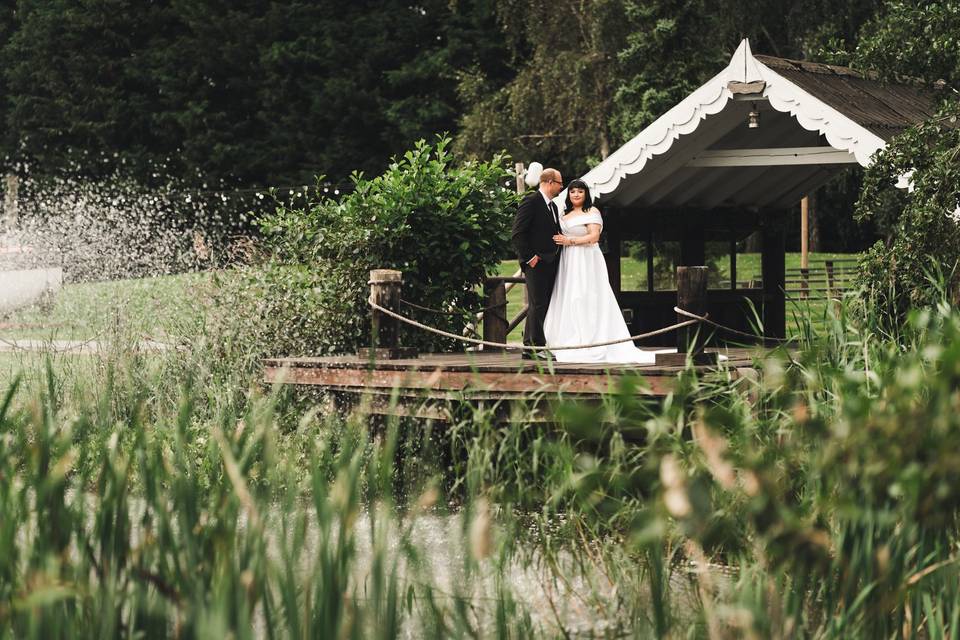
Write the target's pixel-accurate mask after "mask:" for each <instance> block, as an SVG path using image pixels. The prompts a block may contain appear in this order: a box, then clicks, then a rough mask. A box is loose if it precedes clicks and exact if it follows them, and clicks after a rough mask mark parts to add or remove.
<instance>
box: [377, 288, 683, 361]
mask: <svg viewBox="0 0 960 640" xmlns="http://www.w3.org/2000/svg"><path fill="white" fill-rule="evenodd" d="M367 302H368V303H369V304H370V306H371V307H372V308H374V309H376V310H377V311H379V312H380V313H382V314H384V315H387V316H390V317H391V318H394V319H396V320H399V321H400V322H405V323H406V324H409V325H410V326H412V327H416V328H418V329H423V330H424V331H429V332H430V333H435V334H437V335H439V336H443V337H445V338H452V339H454V340H460V341H462V342H468V343H470V344H477V345H483V346H485V347H496V348H500V349H524V350H528V351H568V350H571V349H589V348H592V347H608V346H610V345H613V344H620V343H622V342H633V341H634V340H642V339H644V338H652V337H653V336H658V335H661V334H664V333H669V332H670V331H673V330H675V329H680V328H682V327H689V326H690V325H692V324H697V323H698V322H700V320H686V321H684V322H678V323H676V324H672V325H670V326H669V327H664V328H662V329H657V330H656V331H650V332H648V333H639V334H637V335H635V336H630V337H629V338H622V339H620V340H608V341H606V342H596V343H594V344H577V345H564V346H562V347H539V346H532V345H526V344H523V345H520V344H507V343H505V342H490V341H488V340H476V339H474V338H467V337H465V336H458V335H457V334H455V333H450V332H449V331H443V330H442V329H437V328H435V327H431V326H428V325H425V324H421V323H419V322H417V321H416V320H411V319H410V318H407V317H406V316H402V315H400V314H399V313H396V312H395V311H391V310H390V309H386V308H384V307H381V306H380V305H379V304H377V303H376V302H374V301H373V300H368V301H367Z"/></svg>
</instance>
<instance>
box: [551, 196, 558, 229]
mask: <svg viewBox="0 0 960 640" xmlns="http://www.w3.org/2000/svg"><path fill="white" fill-rule="evenodd" d="M550 213H552V214H553V224H555V225H557V226H559V225H560V216H559V214H558V213H557V203H556V202H551V203H550Z"/></svg>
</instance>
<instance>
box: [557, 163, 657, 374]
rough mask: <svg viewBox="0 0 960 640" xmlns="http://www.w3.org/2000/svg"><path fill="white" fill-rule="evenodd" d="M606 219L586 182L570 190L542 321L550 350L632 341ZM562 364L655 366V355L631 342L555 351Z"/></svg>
mask: <svg viewBox="0 0 960 640" xmlns="http://www.w3.org/2000/svg"><path fill="white" fill-rule="evenodd" d="M602 228H603V219H602V218H601V217H600V212H599V211H598V210H597V208H596V207H594V206H592V200H591V198H590V190H589V189H588V188H587V185H586V183H585V182H583V181H582V180H574V181H572V182H571V183H570V184H569V185H568V186H567V200H566V204H565V207H564V215H563V216H562V217H561V218H560V230H561V231H562V233H560V234H557V235H555V236H554V237H553V240H554V242H556V243H557V244H559V245H563V248H564V249H563V251H562V252H561V253H560V265H559V268H558V271H557V280H556V283H555V284H554V286H553V294H552V295H551V297H550V306H549V307H548V308H547V316H546V318H545V319H544V322H543V333H544V336H545V337H546V342H547V347H548V348H549V347H550V346H564V345H577V344H593V343H597V342H607V341H610V340H619V339H622V338H628V337H629V336H630V332H629V331H628V330H627V324H626V323H625V322H624V321H623V314H622V313H621V311H620V305H619V304H617V299H616V296H614V295H613V290H612V289H611V288H610V279H609V276H608V275H607V265H606V263H605V262H604V259H603V254H602V253H601V252H600V247H599V246H598V245H597V242H598V241H599V240H600V231H601V229H602ZM552 353H553V357H554V359H555V360H556V361H557V362H610V363H642V364H649V363H652V362H654V360H655V356H654V353H653V351H643V350H642V349H638V348H637V347H635V346H634V344H633V342H630V341H626V342H621V343H619V344H613V345H609V346H606V347H589V348H585V349H561V350H559V351H553V352H552Z"/></svg>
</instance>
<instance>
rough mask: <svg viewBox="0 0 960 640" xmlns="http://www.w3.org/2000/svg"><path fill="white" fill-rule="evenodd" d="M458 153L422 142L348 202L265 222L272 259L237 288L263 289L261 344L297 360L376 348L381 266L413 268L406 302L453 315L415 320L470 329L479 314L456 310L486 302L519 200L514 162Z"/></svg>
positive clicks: (423, 340)
mask: <svg viewBox="0 0 960 640" xmlns="http://www.w3.org/2000/svg"><path fill="white" fill-rule="evenodd" d="M448 146H449V141H448V140H446V139H440V140H438V141H437V143H436V144H434V145H431V144H428V143H426V142H424V141H420V142H419V143H417V145H416V147H415V148H414V149H412V150H411V151H408V152H407V153H405V154H404V155H403V156H402V157H400V158H397V159H396V160H395V161H394V162H393V163H391V165H390V166H389V167H388V168H387V170H386V171H385V172H384V173H383V175H381V176H378V177H376V178H373V179H367V178H364V177H363V176H362V175H359V174H358V175H355V176H354V186H355V188H354V191H353V192H352V193H350V194H348V195H346V196H343V197H342V198H340V199H339V200H334V199H324V200H321V201H319V202H316V203H313V204H311V205H310V206H309V207H308V208H306V209H287V208H280V209H278V210H277V212H276V213H275V214H274V215H272V216H269V217H267V218H265V219H264V221H263V223H262V225H263V231H264V235H265V238H266V241H267V243H268V245H269V247H270V252H271V259H272V262H271V263H270V264H269V265H268V266H267V269H266V271H265V272H264V273H262V274H261V273H260V271H259V270H257V271H254V272H253V279H246V280H243V281H242V282H241V288H240V289H238V290H237V292H238V293H239V294H241V295H243V293H244V290H245V289H248V288H249V287H250V286H251V285H253V288H252V289H249V291H250V293H249V295H250V296H251V303H253V304H254V305H256V308H255V310H254V318H255V320H254V322H253V324H254V325H256V326H258V327H259V328H258V329H257V331H258V332H261V331H262V332H263V333H262V334H261V335H262V337H261V338H258V340H264V341H265V343H266V344H269V345H270V348H271V349H277V350H280V349H284V348H285V349H293V351H292V352H295V353H341V352H344V351H352V350H355V349H356V348H357V347H359V346H363V345H367V344H369V339H370V309H369V306H368V305H367V299H368V298H369V295H370V289H369V284H368V280H369V274H370V271H371V270H373V269H398V270H400V271H402V272H403V278H404V282H403V297H404V299H406V300H409V301H411V302H414V303H416V304H418V305H421V306H425V307H429V308H432V309H443V310H452V311H454V313H453V314H452V315H433V314H424V313H423V312H418V311H417V310H415V309H412V308H403V309H402V311H403V312H404V313H405V314H408V315H413V316H414V317H415V318H416V319H418V320H420V321H422V322H424V323H426V324H430V325H432V326H438V327H440V328H442V329H446V330H448V331H453V332H456V333H459V332H460V330H461V329H462V327H463V323H464V321H465V320H467V319H468V318H469V313H457V312H456V311H457V310H467V311H469V310H471V309H477V308H479V307H481V306H482V300H483V299H482V295H481V292H482V284H483V279H484V277H485V276H486V275H488V274H492V273H494V272H495V271H496V269H497V265H498V264H499V260H500V259H501V258H502V257H503V255H505V253H506V252H507V251H508V246H507V244H506V243H507V241H508V238H509V224H510V220H511V216H512V213H513V207H514V205H515V203H516V195H515V193H514V192H513V191H512V190H511V189H510V188H508V187H507V186H505V185H506V183H507V182H509V174H508V172H507V169H506V166H505V158H504V157H503V156H496V157H494V158H493V160H492V161H490V162H475V161H469V162H466V163H463V164H455V162H454V158H453V156H452V155H451V154H450V153H449V151H448ZM226 308H229V309H233V308H234V306H233V304H228V305H227V307H226ZM247 320H249V319H247ZM290 327H297V329H296V330H294V331H291V330H290ZM402 331H403V336H404V337H403V341H404V343H405V344H406V345H408V346H419V347H421V348H423V349H432V350H437V349H441V348H443V347H451V346H453V345H452V344H451V342H450V341H449V340H447V339H443V338H438V337H437V336H435V335H433V334H428V333H426V332H423V331H417V330H415V329H407V328H403V329H402ZM270 336H272V337H275V338H276V340H273V339H271V338H270ZM291 336H294V337H291ZM291 341H295V342H293V343H292V344H289V343H290V342H291ZM458 347H459V345H458Z"/></svg>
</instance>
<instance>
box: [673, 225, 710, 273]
mask: <svg viewBox="0 0 960 640" xmlns="http://www.w3.org/2000/svg"><path fill="white" fill-rule="evenodd" d="M706 254H707V252H706V236H705V234H704V231H703V227H689V228H687V229H684V230H683V236H682V237H681V239H680V264H681V265H684V266H695V265H701V264H703V263H704V262H706V257H707V255H706ZM678 286H679V285H678Z"/></svg>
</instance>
